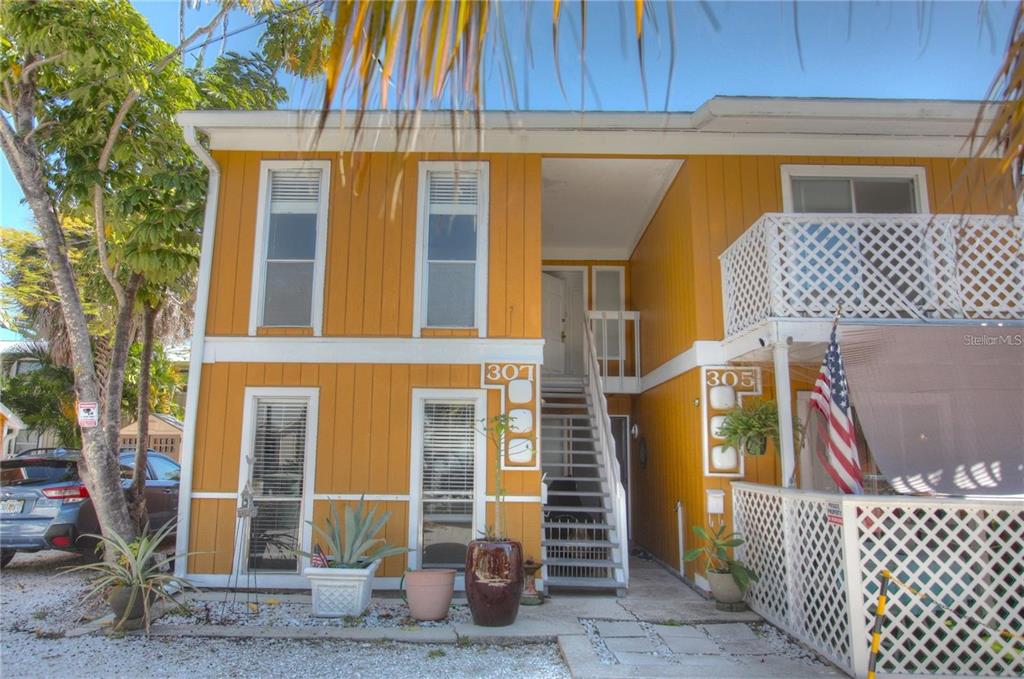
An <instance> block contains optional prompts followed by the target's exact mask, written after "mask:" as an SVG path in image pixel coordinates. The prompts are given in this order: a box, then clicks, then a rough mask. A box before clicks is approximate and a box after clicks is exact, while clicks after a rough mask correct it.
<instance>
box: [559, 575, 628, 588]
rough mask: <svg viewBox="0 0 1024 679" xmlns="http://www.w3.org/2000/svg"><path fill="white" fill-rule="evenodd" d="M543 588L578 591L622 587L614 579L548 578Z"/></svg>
mask: <svg viewBox="0 0 1024 679" xmlns="http://www.w3.org/2000/svg"><path fill="white" fill-rule="evenodd" d="M544 586H545V587H577V588H580V589H619V588H621V587H623V585H622V584H621V583H619V582H618V581H616V580H615V579H614V578H560V577H554V576H548V577H547V578H545V579H544Z"/></svg>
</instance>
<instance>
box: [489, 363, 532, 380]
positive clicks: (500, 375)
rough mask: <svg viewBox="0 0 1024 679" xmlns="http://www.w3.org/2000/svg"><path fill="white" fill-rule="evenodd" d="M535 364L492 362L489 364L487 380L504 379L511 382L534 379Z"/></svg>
mask: <svg viewBox="0 0 1024 679" xmlns="http://www.w3.org/2000/svg"><path fill="white" fill-rule="evenodd" d="M533 375H534V366H532V365H516V364H514V363H504V364H499V363H490V364H488V366H487V381H488V382H497V381H500V380H504V381H506V382H511V381H512V380H519V379H524V380H531V381H532V380H533Z"/></svg>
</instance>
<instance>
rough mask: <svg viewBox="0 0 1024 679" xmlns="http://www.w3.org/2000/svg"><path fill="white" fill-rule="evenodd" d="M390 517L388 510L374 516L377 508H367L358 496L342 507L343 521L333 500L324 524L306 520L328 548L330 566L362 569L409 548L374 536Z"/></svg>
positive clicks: (308, 555)
mask: <svg viewBox="0 0 1024 679" xmlns="http://www.w3.org/2000/svg"><path fill="white" fill-rule="evenodd" d="M390 518H391V512H384V513H383V514H381V515H380V516H379V517H378V516H377V508H376V507H367V506H366V505H365V503H364V502H363V500H362V498H360V500H359V503H358V504H357V505H356V506H355V507H353V506H352V505H346V506H345V521H344V523H342V521H341V517H340V515H339V513H338V503H337V502H332V503H331V515H330V517H328V519H327V521H326V522H325V526H323V527H321V526H318V525H316V524H315V523H313V522H312V521H307V522H306V523H308V524H309V525H310V526H312V527H313V530H314V531H316V534H317V535H319V536H320V537H321V538H322V539H323V540H324V542H326V543H327V546H328V547H329V548H330V550H331V553H330V556H328V563H329V564H330V567H331V568H366V567H368V566H369V565H370V564H372V563H373V562H374V561H377V560H378V559H383V558H385V557H388V556H395V555H396V554H405V553H406V552H408V551H409V549H408V548H407V547H395V546H394V545H389V544H388V543H387V542H385V541H384V539H383V538H378V537H376V535H377V533H379V532H380V530H381V528H383V527H384V525H385V524H386V523H387V522H388V519H390ZM297 553H298V554H301V555H302V556H305V557H308V558H313V556H314V555H313V554H310V553H309V552H302V551H298V552H297Z"/></svg>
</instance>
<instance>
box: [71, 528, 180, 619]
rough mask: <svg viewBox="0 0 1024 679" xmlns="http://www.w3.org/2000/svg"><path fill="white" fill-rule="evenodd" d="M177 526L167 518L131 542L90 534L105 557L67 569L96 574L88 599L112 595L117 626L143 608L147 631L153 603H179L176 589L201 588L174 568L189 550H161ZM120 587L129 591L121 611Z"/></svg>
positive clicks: (121, 590)
mask: <svg viewBox="0 0 1024 679" xmlns="http://www.w3.org/2000/svg"><path fill="white" fill-rule="evenodd" d="M174 527H175V521H174V520H171V521H168V522H167V523H166V524H164V525H163V526H162V527H161V528H160V529H159V530H158V531H156V532H155V533H153V534H151V535H142V536H141V537H139V538H136V539H135V540H132V541H131V542H129V541H127V540H125V539H124V538H122V537H120V536H118V535H112V536H110V537H104V536H102V535H87V536H86V537H91V538H96V539H97V540H98V544H97V547H96V549H97V551H99V550H102V551H103V552H104V553H105V554H106V557H107V558H106V560H104V561H101V562H98V563H90V564H85V565H82V566H74V567H71V568H68V569H66V570H67V571H68V572H72V571H82V572H86V573H91V574H94V575H95V577H94V578H93V579H92V581H91V582H90V585H91V587H90V589H89V591H88V593H86V595H85V599H92V598H95V597H98V596H102V595H103V594H108V593H109V594H110V595H111V598H110V599H109V601H110V602H111V607H112V608H114V612H115V613H116V614H117V615H118V618H117V620H116V621H115V622H114V629H120V628H121V626H122V625H124V623H125V622H126V621H128V620H130V619H135V618H136V617H137V613H138V611H139V609H140V608H141V612H142V621H143V624H144V625H145V627H146V631H147V632H148V631H149V623H150V618H151V611H152V606H153V604H155V603H157V602H158V601H163V602H166V603H169V604H174V605H178V604H177V602H175V601H174V598H173V597H174V594H175V592H178V591H182V590H185V589H191V590H194V591H198V590H196V588H195V587H193V586H192V585H190V584H189V583H188V582H187V581H185V580H183V579H181V578H179V577H177V576H175V575H174V574H173V572H172V570H173V569H172V565H173V563H174V560H175V559H178V558H187V557H188V554H175V555H167V554H164V553H161V552H159V551H158V549H159V547H160V545H161V544H163V542H164V541H165V540H166V539H167V538H168V537H169V536H170V534H171V531H173V530H174ZM119 591H120V592H126V593H127V595H126V596H127V599H126V601H127V603H126V604H125V605H124V608H123V610H121V611H118V610H117V609H118V608H120V606H118V605H116V604H115V603H114V597H116V595H117V594H118V593H119ZM133 613H136V615H133Z"/></svg>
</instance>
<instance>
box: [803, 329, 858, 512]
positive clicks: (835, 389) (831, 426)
mask: <svg viewBox="0 0 1024 679" xmlns="http://www.w3.org/2000/svg"><path fill="white" fill-rule="evenodd" d="M811 407H812V408H813V409H814V410H815V411H817V413H818V414H819V415H820V417H817V418H815V419H817V426H818V432H819V434H820V436H819V437H818V439H819V441H818V444H819V445H817V446H816V449H817V453H818V459H820V460H821V464H822V466H823V467H824V468H825V471H826V472H828V475H829V476H831V477H832V480H833V481H835V484H836V486H838V487H839V490H841V491H843V492H844V493H848V494H850V493H852V494H860V493H863V492H864V474H863V472H862V471H861V469H860V459H859V458H858V456H857V433H856V431H854V424H853V414H852V413H851V412H850V389H849V386H848V385H847V383H846V370H845V369H844V368H843V355H842V353H841V352H840V351H839V341H838V340H837V339H836V324H833V325H832V337H831V340H830V341H829V343H828V351H826V352H825V360H824V361H822V363H821V370H819V371H818V379H817V380H816V381H815V383H814V392H813V393H812V394H811Z"/></svg>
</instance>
